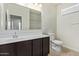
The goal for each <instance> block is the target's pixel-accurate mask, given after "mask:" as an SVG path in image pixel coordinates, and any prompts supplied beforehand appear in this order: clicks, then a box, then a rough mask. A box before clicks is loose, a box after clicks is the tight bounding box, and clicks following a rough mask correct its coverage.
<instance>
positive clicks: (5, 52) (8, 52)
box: [0, 44, 16, 56]
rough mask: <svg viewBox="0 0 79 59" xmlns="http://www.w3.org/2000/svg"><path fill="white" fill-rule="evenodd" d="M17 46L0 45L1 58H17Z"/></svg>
mask: <svg viewBox="0 0 79 59" xmlns="http://www.w3.org/2000/svg"><path fill="white" fill-rule="evenodd" d="M15 55H16V51H15V44H5V45H0V56H15Z"/></svg>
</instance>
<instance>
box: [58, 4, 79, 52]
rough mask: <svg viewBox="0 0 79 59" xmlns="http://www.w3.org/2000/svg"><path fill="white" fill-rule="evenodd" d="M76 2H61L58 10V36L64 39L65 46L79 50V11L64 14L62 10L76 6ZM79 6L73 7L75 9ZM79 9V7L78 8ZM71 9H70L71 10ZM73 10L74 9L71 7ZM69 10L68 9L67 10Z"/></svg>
mask: <svg viewBox="0 0 79 59" xmlns="http://www.w3.org/2000/svg"><path fill="white" fill-rule="evenodd" d="M74 5H75V4H74V3H73V4H61V5H59V6H58V12H57V37H58V39H60V40H62V41H63V46H65V47H67V48H70V49H72V50H75V51H78V52H79V28H78V24H75V23H76V22H77V23H78V22H79V21H78V20H79V17H78V16H79V12H77V13H71V14H67V15H64V16H62V14H63V13H62V14H61V10H63V9H65V8H69V7H71V6H74ZM78 7H79V6H78ZM78 7H77V8H73V11H74V10H75V9H78ZM78 10H79V9H78ZM69 11H70V10H69ZM71 11H72V9H71ZM67 12H68V11H67Z"/></svg>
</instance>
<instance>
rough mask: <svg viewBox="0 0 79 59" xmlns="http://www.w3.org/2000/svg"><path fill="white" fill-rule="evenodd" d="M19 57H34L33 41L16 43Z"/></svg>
mask: <svg viewBox="0 0 79 59" xmlns="http://www.w3.org/2000/svg"><path fill="white" fill-rule="evenodd" d="M16 51H17V56H31V55H32V41H31V40H29V41H22V42H17V43H16Z"/></svg>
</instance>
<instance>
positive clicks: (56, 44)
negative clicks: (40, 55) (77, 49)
mask: <svg viewBox="0 0 79 59" xmlns="http://www.w3.org/2000/svg"><path fill="white" fill-rule="evenodd" d="M48 34H49V36H50V48H51V49H52V50H54V51H57V52H60V51H61V49H62V44H63V42H62V41H61V40H57V39H56V34H55V33H48Z"/></svg>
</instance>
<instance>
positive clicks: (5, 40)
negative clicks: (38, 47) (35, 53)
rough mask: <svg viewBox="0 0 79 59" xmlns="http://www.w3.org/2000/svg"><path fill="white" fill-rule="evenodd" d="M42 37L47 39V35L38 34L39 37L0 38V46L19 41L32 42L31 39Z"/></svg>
mask: <svg viewBox="0 0 79 59" xmlns="http://www.w3.org/2000/svg"><path fill="white" fill-rule="evenodd" d="M43 37H49V35H43V34H40V35H26V36H18V38H0V45H3V44H9V43H15V42H19V41H26V40H33V39H38V38H43Z"/></svg>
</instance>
